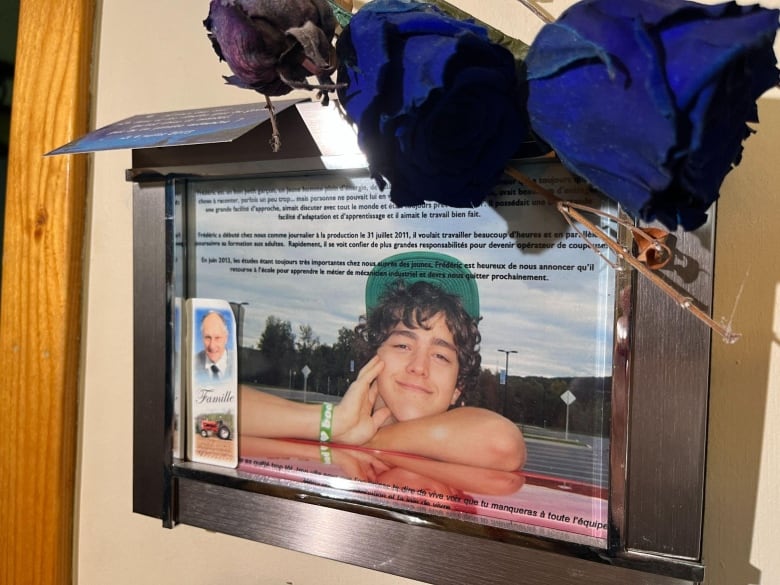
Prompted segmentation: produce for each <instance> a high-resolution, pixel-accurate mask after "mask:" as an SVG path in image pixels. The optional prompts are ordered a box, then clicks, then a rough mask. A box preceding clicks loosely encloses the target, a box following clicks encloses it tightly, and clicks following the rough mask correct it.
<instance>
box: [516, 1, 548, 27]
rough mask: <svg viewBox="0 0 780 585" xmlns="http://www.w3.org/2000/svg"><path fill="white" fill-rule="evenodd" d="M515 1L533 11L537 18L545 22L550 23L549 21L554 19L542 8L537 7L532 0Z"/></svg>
mask: <svg viewBox="0 0 780 585" xmlns="http://www.w3.org/2000/svg"><path fill="white" fill-rule="evenodd" d="M517 1H518V2H520V4H522V5H523V6H525V7H526V8H527V9H528V10H530V11H531V12H533V13H534V16H536V17H537V18H538V19H539V20H541V21H542V22H544V23H545V24H550V23H551V22H554V21H555V19H554V18H553V17H552V16H550V15H549V14H547V13H546V12H545V11H544V10H542V9H541V8H539V7H538V6H537V5H536V2H534V0H517Z"/></svg>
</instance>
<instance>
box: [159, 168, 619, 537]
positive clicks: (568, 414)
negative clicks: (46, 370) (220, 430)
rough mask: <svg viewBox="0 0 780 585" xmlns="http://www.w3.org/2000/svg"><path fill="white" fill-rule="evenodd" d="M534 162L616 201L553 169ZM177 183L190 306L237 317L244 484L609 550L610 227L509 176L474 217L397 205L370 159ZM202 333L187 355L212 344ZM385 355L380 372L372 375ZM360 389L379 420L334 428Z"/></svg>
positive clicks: (593, 201)
mask: <svg viewBox="0 0 780 585" xmlns="http://www.w3.org/2000/svg"><path fill="white" fill-rule="evenodd" d="M523 172H524V173H526V174H528V175H530V176H531V177H533V178H534V179H535V180H536V181H538V182H539V183H540V184H542V185H543V186H545V187H547V188H550V189H552V190H553V191H554V192H555V193H556V194H557V195H558V196H559V197H562V198H565V199H567V200H571V201H575V202H578V203H582V204H585V205H588V206H590V207H593V208H594V209H596V210H598V211H601V212H605V213H609V214H615V213H616V210H615V209H614V206H613V204H612V203H611V202H609V201H607V200H605V199H603V198H601V197H600V196H599V195H598V194H597V193H595V192H593V191H591V190H589V189H588V188H587V187H586V186H585V185H583V184H581V183H579V182H578V181H577V180H575V179H574V178H572V177H571V176H570V175H569V174H568V173H566V172H565V171H564V170H563V169H562V167H561V166H560V165H559V164H557V163H554V162H548V161H541V162H537V163H533V164H525V165H523ZM172 186H173V191H174V193H175V195H176V206H175V210H176V211H177V222H176V223H175V225H176V226H177V227H175V232H176V238H175V240H176V246H175V251H176V254H175V256H176V258H175V262H174V267H175V268H174V273H175V279H174V281H175V282H174V288H175V291H176V292H175V296H176V298H177V302H178V303H179V306H183V304H182V302H183V300H184V299H186V298H190V297H197V298H207V299H218V300H222V301H227V302H228V303H229V304H230V307H231V308H232V312H233V315H234V319H235V329H234V335H233V337H232V340H229V341H228V343H227V344H226V347H225V348H224V351H226V352H235V353H236V355H237V358H238V376H237V382H238V388H237V392H238V394H239V396H240V397H241V403H240V407H241V411H240V413H239V418H240V420H241V426H240V428H239V432H238V449H239V464H238V474H239V475H240V476H241V477H244V478H246V479H250V480H252V481H256V482H258V483H265V484H278V485H283V486H294V487H297V488H300V489H302V490H304V491H308V492H314V493H317V494H319V495H321V496H324V497H326V498H332V499H334V500H339V501H346V502H356V503H363V504H369V505H372V506H377V507H382V508H386V509H391V510H399V511H403V512H404V513H411V514H414V513H419V514H421V515H433V516H439V517H442V518H445V519H448V518H449V519H454V520H458V521H463V522H470V523H474V524H476V525H482V526H488V527H494V528H500V529H504V530H509V531H513V532H518V533H526V534H535V535H540V536H546V537H552V538H555V539H559V540H564V541H569V542H575V543H579V544H584V545H588V546H595V547H599V548H606V547H607V543H608V538H607V537H608V534H607V527H608V524H609V519H608V509H609V506H608V491H609V488H608V486H609V477H608V475H609V442H610V441H609V438H610V420H609V418H610V411H611V406H610V397H611V388H612V353H613V328H614V322H615V290H616V288H615V273H614V271H613V270H612V268H611V267H610V265H609V261H611V260H612V259H611V258H610V254H611V252H610V251H609V250H608V249H607V247H606V246H605V245H604V244H603V243H600V242H599V241H598V240H597V239H596V238H595V236H594V234H592V233H590V232H587V231H585V232H584V233H581V232H578V231H577V230H576V229H575V228H574V227H572V226H570V225H569V224H568V223H567V222H566V220H565V218H564V217H563V216H562V215H561V214H560V213H559V212H558V211H557V210H556V208H555V206H554V205H552V204H550V203H548V202H546V201H545V200H544V199H541V198H539V197H538V196H537V195H534V194H533V193H531V192H530V191H529V190H528V189H527V188H525V187H523V186H521V185H520V184H518V183H516V182H515V181H514V180H513V179H510V178H508V177H507V178H506V179H505V180H503V181H502V182H501V184H500V185H499V186H498V187H497V188H496V190H495V192H494V194H493V195H492V196H491V197H489V198H488V200H487V201H486V202H485V203H484V204H483V205H481V206H479V207H477V208H473V209H471V208H469V209H454V208H449V207H444V206H441V205H438V204H433V203H428V204H425V205H422V206H418V207H411V208H397V207H396V206H395V205H393V204H392V203H391V202H390V200H389V199H388V194H387V193H386V192H383V191H380V190H379V189H378V188H377V187H376V185H375V184H374V181H373V180H372V179H371V178H370V177H369V176H368V174H367V173H366V171H365V170H356V171H351V172H345V171H339V172H332V171H329V172H314V173H307V174H286V175H279V176H271V175H265V176H257V177H251V178H247V177H241V178H220V179H208V180H206V179H202V180H200V179H187V180H176V181H174V182H173V183H172ZM594 221H595V222H596V223H597V225H598V226H599V227H600V228H601V229H602V230H604V231H606V232H607V233H609V234H610V235H612V236H613V237H616V236H617V233H616V229H617V228H616V225H614V224H613V223H612V222H611V221H610V220H608V219H603V218H600V217H598V216H597V217H596V219H595V220H594ZM178 226H181V227H180V228H179V227H178ZM581 229H582V228H580V230H581ZM586 240H587V241H586ZM595 250H598V251H599V252H600V253H601V256H600V255H599V254H597V253H596V251H595ZM179 269H181V271H179ZM399 281H400V282H401V283H403V284H402V285H401V284H399ZM420 283H421V284H420ZM437 293H438V294H439V297H436V294H437ZM432 297H433V298H432ZM442 298H443V299H444V301H442ZM453 298H454V299H455V301H454V307H455V308H454V309H453V308H452V307H451V305H453V301H452V299H453ZM448 299H449V302H450V304H449V305H448V304H447V300H448ZM393 303H395V304H393ZM442 303H443V304H442ZM399 307H411V308H412V309H413V310H412V311H411V313H409V315H411V317H408V318H407V320H406V322H405V323H404V322H403V321H401V322H400V323H399V321H398V315H399V313H398V311H399V310H400V309H399ZM420 307H422V310H423V312H422V313H416V312H415V311H414V309H418V308H420ZM385 309H386V315H388V316H389V317H387V319H386V320H385V321H382V320H381V319H379V318H378V317H377V318H375V319H373V320H372V319H371V318H370V317H371V315H373V314H377V315H378V314H380V313H381V311H383V310H385ZM426 311H427V312H426ZM367 316H368V317H369V319H366V317H367ZM437 317H441V318H439V319H437ZM469 317H475V318H476V319H475V322H476V324H477V328H478V334H479V337H478V338H476V337H475V332H474V331H473V330H470V328H469V326H468V323H467V324H466V325H464V324H463V322H460V321H459V319H460V320H461V321H463V320H464V319H465V320H466V322H467V321H468V318H469ZM180 327H181V325H180ZM190 333H191V335H190V339H191V342H190V343H191V345H189V346H188V347H185V348H184V350H183V352H182V354H183V355H184V356H185V357H186V356H188V355H193V354H194V352H195V351H196V349H197V350H198V351H199V350H200V349H203V346H204V341H203V340H202V339H199V338H200V336H201V332H200V331H197V330H193V331H191V332H190ZM183 337H185V336H182V338H183ZM374 355H379V361H381V362H382V365H381V366H379V373H376V372H375V371H373V370H372V371H371V372H370V373H369V374H365V372H367V371H368V370H367V369H364V370H362V371H363V372H364V376H363V377H361V378H358V375H359V374H360V372H361V369H362V368H363V366H364V364H365V363H366V362H367V360H369V359H370V358H372V357H374ZM184 361H185V363H186V359H185V360H184ZM371 367H372V366H371V365H369V366H368V368H371ZM366 377H368V378H370V382H371V384H366V381H365V379H364V378H366ZM182 378H186V376H182ZM363 384H365V387H363V386H362V385H363ZM366 388H368V390H366ZM180 390H181V387H180ZM198 390H199V389H198V388H190V389H189V391H190V393H193V392H198ZM374 391H375V392H376V394H377V396H376V398H375V399H374V400H373V401H372V397H373V395H372V393H373V392H374ZM184 395H185V394H182V395H181V396H184ZM345 395H346V396H347V397H348V399H351V400H355V396H360V397H361V399H363V400H368V401H369V403H370V404H369V407H368V408H369V409H370V410H371V409H373V410H372V412H373V413H374V414H375V415H376V417H377V420H375V421H374V422H375V424H377V425H381V426H380V427H379V430H377V431H376V432H375V433H373V431H372V432H369V435H370V436H368V438H366V436H361V437H360V438H358V437H356V436H354V434H353V435H349V434H346V435H341V436H335V435H334V436H332V437H330V440H329V441H327V442H325V441H320V440H318V438H320V439H322V438H325V437H322V436H319V432H320V431H321V427H322V421H323V420H325V419H328V420H330V419H329V417H333V426H332V430H333V432H334V433H336V431H337V430H339V428H340V427H339V424H340V422H341V421H338V420H337V419H338V417H339V416H345V413H347V412H349V413H351V412H352V410H350V408H351V407H349V405H348V404H347V403H344V404H342V400H345V398H344V397H345ZM364 395H365V396H369V395H371V396H370V397H368V398H362V397H363V396H364ZM349 397H351V398H349ZM186 402H187V401H186V400H185V399H184V398H182V399H181V400H179V401H177V402H176V404H180V405H181V406H180V408H181V409H185V404H186ZM323 403H331V404H334V405H336V406H335V408H334V409H333V410H330V407H325V408H324V409H323V407H322V406H321V405H322V404H323ZM301 407H302V408H301ZM383 407H384V408H383ZM385 409H386V410H385ZM326 412H327V414H326ZM279 413H281V414H279ZM288 413H301V414H300V416H299V417H298V418H297V419H293V420H294V423H293V424H290V425H289V428H290V431H289V434H288V435H287V436H280V434H279V431H278V429H276V428H275V423H277V422H278V420H280V419H279V418H278V417H284V416H287V414H288ZM312 413H314V414H312ZM180 416H181V417H183V418H186V414H185V413H184V412H183V411H182V412H181V413H180ZM350 416H351V414H350ZM269 417H270V418H274V419H275V420H270V421H269V420H267V419H269ZM385 417H387V418H385ZM378 419H381V421H380V420H378ZM312 421H313V422H312ZM298 423H300V424H298ZM184 426H186V425H182V424H177V425H176V428H177V429H179V430H180V429H182V427H184ZM300 427H305V428H304V430H303V431H301V430H300ZM312 428H314V430H313V431H312ZM269 429H273V430H272V431H269ZM518 431H519V432H518ZM312 433H313V434H312ZM180 437H181V439H180V440H181V441H182V442H183V441H189V442H190V447H192V446H193V445H194V443H195V442H196V441H197V442H201V443H202V442H203V441H210V442H219V441H220V438H219V436H216V435H211V436H200V435H198V434H193V433H191V435H190V436H189V437H184V436H183V435H180ZM518 437H521V438H520V439H518ZM174 444H175V445H176V443H174ZM184 453H185V451H184V450H177V451H176V452H175V453H174V456H177V457H184V456H185V455H184Z"/></svg>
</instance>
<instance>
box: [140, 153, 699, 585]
mask: <svg viewBox="0 0 780 585" xmlns="http://www.w3.org/2000/svg"><path fill="white" fill-rule="evenodd" d="M137 154H138V156H136V155H137ZM154 154H155V153H154V152H151V153H150V152H143V151H142V152H140V153H138V151H136V153H134V162H135V163H136V164H135V165H134V166H135V169H134V170H133V171H131V172H130V173H129V174H128V177H129V178H131V179H132V180H134V181H136V184H135V186H134V219H135V227H134V238H135V243H134V275H135V285H134V309H135V318H134V321H135V371H134V373H135V383H134V387H135V399H134V404H135V412H134V472H133V485H134V492H133V493H134V497H133V502H134V506H133V508H134V511H136V512H138V513H141V514H146V515H150V516H154V517H157V518H161V519H162V521H163V524H164V525H165V526H167V527H172V526H174V525H175V524H176V523H183V524H189V525H193V526H200V527H203V528H207V529H209V530H217V531H220V532H224V533H227V534H233V535H236V536H240V537H243V538H248V539H252V540H256V541H260V542H264V543H268V544H272V545H276V546H281V547H285V548H289V549H293V550H298V551H303V552H307V553H311V554H315V555H319V556H324V557H327V558H331V559H335V560H339V561H344V562H347V563H352V564H356V565H360V566H363V567H368V568H372V569H376V570H379V571H384V572H389V573H393V574H396V575H401V576H404V577H409V578H413V579H419V580H422V581H426V582H430V583H436V584H447V583H459V584H460V583H476V582H479V583H486V584H487V583H506V582H517V581H518V580H520V579H522V582H523V583H529V584H537V583H538V584H556V585H561V584H568V583H571V584H574V583H576V584H577V585H583V584H587V583H593V584H596V583H598V584H600V585H602V584H607V585H608V584H612V583H614V584H615V585H617V584H618V583H619V584H620V585H633V584H637V585H638V584H642V585H651V584H652V585H655V584H658V585H674V584H681V583H683V582H688V583H689V582H699V581H701V580H702V579H703V566H702V564H701V534H702V518H703V503H704V502H703V498H704V464H705V447H706V419H707V400H708V389H709V356H710V344H711V335H710V331H709V330H708V329H707V328H706V327H705V326H703V325H702V324H701V323H699V322H698V321H696V320H695V318H693V317H692V316H691V315H689V314H688V313H687V312H685V311H682V310H681V309H680V308H679V307H678V306H677V305H676V304H675V303H674V302H673V301H672V300H670V299H669V298H668V297H666V296H664V295H663V294H662V293H661V292H659V291H658V289H656V288H655V287H654V286H653V285H651V284H650V283H649V282H648V281H646V280H644V279H638V280H636V277H635V276H634V275H632V274H630V273H627V274H625V275H621V276H620V277H619V278H618V286H619V289H620V290H622V289H623V288H624V287H626V288H625V290H626V294H625V295H618V296H619V297H620V300H619V303H618V305H619V306H618V317H619V318H621V319H622V320H623V321H622V324H625V325H626V326H627V331H628V333H627V335H625V336H622V337H621V336H616V344H615V350H614V359H613V364H614V365H613V391H612V409H613V411H612V426H611V437H610V438H611V445H612V449H611V457H610V498H609V511H610V528H609V543H608V547H607V548H606V549H605V550H600V549H594V548H592V547H588V546H584V545H574V544H571V543H565V542H559V541H556V540H552V539H547V538H542V537H536V536H528V535H523V534H517V533H514V532H510V531H504V530H500V529H494V528H488V527H484V526H476V525H472V524H471V523H466V522H453V521H447V520H442V519H441V518H437V517H427V516H425V515H413V514H408V513H403V512H399V511H398V510H393V509H389V508H382V507H380V506H371V505H365V504H355V503H347V502H343V501H339V500H335V499H332V498H326V497H322V496H321V495H319V494H317V493H316V491H304V490H302V489H297V488H291V487H285V486H279V485H273V484H269V483H262V482H257V481H252V480H250V479H248V478H247V477H246V476H242V475H241V474H240V473H239V472H230V471H228V472H223V471H219V472H216V471H214V470H212V469H209V468H208V467H204V466H198V465H194V464H189V463H180V462H174V460H173V459H172V458H171V454H170V453H171V448H170V446H171V426H172V425H171V421H172V398H171V397H172V391H171V388H170V379H169V364H170V363H171V347H172V344H171V340H172V339H173V325H172V311H171V306H172V295H173V290H172V266H173V258H172V256H173V245H174V242H173V203H172V199H173V198H172V194H171V193H169V192H168V191H167V189H166V181H165V180H164V177H165V176H166V175H168V176H170V175H171V173H173V174H179V173H181V172H186V173H189V172H198V173H202V174H206V175H208V176H220V175H225V176H227V175H230V176H235V175H236V174H253V173H258V172H259V173H264V172H269V170H270V169H273V170H274V171H277V172H279V171H285V170H287V171H289V170H301V169H304V168H311V167H312V161H311V159H308V160H297V161H283V163H281V164H280V163H279V162H278V161H277V162H275V163H273V166H269V165H267V164H260V163H259V164H247V163H241V165H238V166H236V165H230V164H223V163H220V164H218V165H216V166H210V167H208V168H207V167H185V166H182V164H183V163H182V164H176V162H177V161H170V160H166V161H165V165H163V166H162V167H161V166H155V165H154ZM317 164H318V165H319V167H320V168H327V167H332V166H333V165H331V164H329V163H328V162H327V161H324V159H320V160H319V162H318V163H317ZM335 166H338V164H337V165H335ZM185 168H186V170H185ZM708 225H712V222H710V223H709V224H708ZM675 238H676V242H675V250H676V260H675V263H674V265H673V266H672V267H671V269H669V270H665V271H664V273H663V274H664V276H665V277H666V278H667V279H669V280H671V281H673V282H675V283H676V284H678V285H680V286H681V287H683V288H684V289H685V290H686V291H687V293H688V294H689V295H690V296H692V297H694V298H696V299H698V300H699V301H700V302H704V303H705V304H707V305H709V303H710V302H711V298H712V267H713V248H714V234H713V233H712V231H711V229H709V228H704V229H701V230H699V231H698V232H696V233H692V234H691V233H682V232H681V233H678V234H676V235H675ZM629 292H630V294H629Z"/></svg>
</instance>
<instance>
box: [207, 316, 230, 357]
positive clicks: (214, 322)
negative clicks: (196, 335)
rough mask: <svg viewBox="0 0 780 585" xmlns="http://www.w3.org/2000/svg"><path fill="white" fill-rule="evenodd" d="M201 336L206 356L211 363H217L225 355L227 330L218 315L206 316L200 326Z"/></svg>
mask: <svg viewBox="0 0 780 585" xmlns="http://www.w3.org/2000/svg"><path fill="white" fill-rule="evenodd" d="M201 333H202V335H203V348H204V349H205V350H206V355H207V356H208V358H209V359H210V360H211V361H212V362H218V361H219V358H221V357H222V354H223V353H225V344H226V343H227V330H226V329H225V324H224V323H223V322H222V319H220V318H219V316H218V315H215V314H213V313H212V314H210V315H206V317H205V318H204V319H203V324H202V325H201Z"/></svg>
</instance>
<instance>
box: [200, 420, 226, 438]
mask: <svg viewBox="0 0 780 585" xmlns="http://www.w3.org/2000/svg"><path fill="white" fill-rule="evenodd" d="M231 434H232V433H231V432H230V427H229V426H227V425H226V424H225V423H224V422H223V421H221V420H209V419H207V418H206V419H203V420H201V421H200V435H201V436H202V437H210V436H211V435H217V436H218V437H219V438H220V439H222V440H224V441H227V440H228V439H230V435H231Z"/></svg>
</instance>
